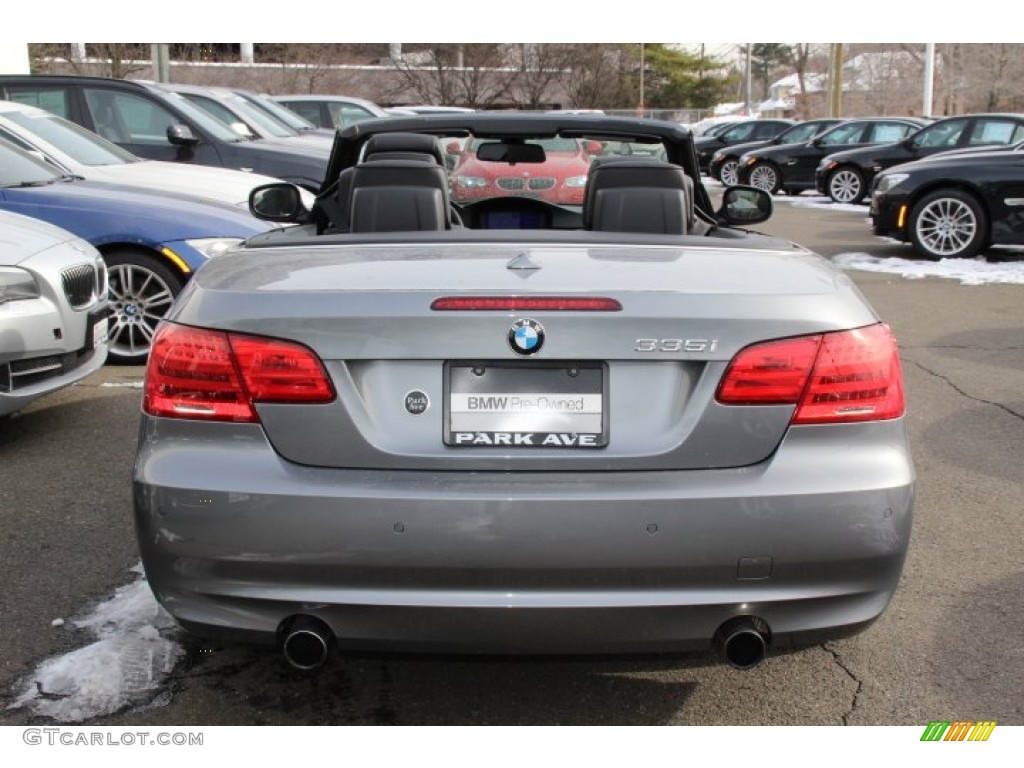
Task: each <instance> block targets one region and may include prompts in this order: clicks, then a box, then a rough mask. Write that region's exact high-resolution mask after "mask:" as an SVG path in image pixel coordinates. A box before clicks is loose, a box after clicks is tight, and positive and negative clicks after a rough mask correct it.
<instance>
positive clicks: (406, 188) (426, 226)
mask: <svg viewBox="0 0 1024 768" xmlns="http://www.w3.org/2000/svg"><path fill="white" fill-rule="evenodd" d="M351 190H352V191H351V200H352V202H351V208H350V211H351V213H350V221H351V230H352V231H353V232H411V231H423V230H440V229H449V228H450V227H451V224H450V218H449V216H450V214H449V201H448V176H447V174H446V173H445V171H444V169H443V168H442V167H440V166H439V165H431V164H429V163H424V162H421V161H416V160H409V161H399V160H379V161H377V162H372V163H361V164H360V165H357V166H356V167H355V168H354V169H353V173H352V175H351Z"/></svg>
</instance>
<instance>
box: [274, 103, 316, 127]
mask: <svg viewBox="0 0 1024 768" xmlns="http://www.w3.org/2000/svg"><path fill="white" fill-rule="evenodd" d="M283 103H284V105H285V106H286V107H288V109H290V110H291V111H292V112H294V113H295V114H297V115H300V116H301V117H304V118H306V119H307V120H309V122H311V123H312V124H313V125H320V105H319V104H318V103H317V102H315V101H285V102H283ZM321 127H322V126H321Z"/></svg>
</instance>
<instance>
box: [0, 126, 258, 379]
mask: <svg viewBox="0 0 1024 768" xmlns="http://www.w3.org/2000/svg"><path fill="white" fill-rule="evenodd" d="M196 193H197V194H196V197H191V196H185V195H176V194H172V193H166V194H154V193H149V192H146V191H144V190H140V189H137V188H131V187H121V186H118V185H113V184H105V183H102V182H95V181H85V180H84V179H82V178H81V177H78V176H68V175H62V174H61V173H59V172H58V171H56V170H54V169H53V168H52V167H51V166H50V165H48V164H47V163H45V162H43V161H41V160H37V159H36V158H35V157H33V156H32V155H30V154H28V153H26V152H23V151H22V150H20V149H18V148H16V147H14V146H12V145H11V144H8V143H6V142H3V141H0V210H5V211H11V212H12V213H20V214H22V215H25V216H31V217H33V218H36V219H42V220H43V221H47V222H49V223H50V224H55V225H56V226H58V227H61V228H63V229H66V230H68V231H69V232H73V233H74V234H76V235H78V236H79V237H81V238H82V239H83V240H87V241H88V242H90V243H91V244H92V245H94V246H95V247H96V248H97V249H98V250H99V252H100V253H101V254H102V255H103V259H104V261H105V262H106V264H107V269H108V272H109V276H110V277H109V280H110V308H111V312H112V316H111V330H110V355H109V357H110V359H111V361H112V362H117V363H122V364H124V363H142V362H144V361H145V359H146V356H147V355H148V354H149V348H150V344H151V342H152V339H153V334H154V332H155V331H156V326H157V323H158V322H159V321H160V320H161V318H163V316H164V314H165V313H166V312H167V310H168V309H170V306H171V304H172V303H173V302H174V298H175V297H176V296H177V295H178V294H179V293H180V292H181V289H182V288H183V287H184V285H185V283H186V282H187V281H188V279H189V278H190V277H191V276H192V274H193V273H194V272H195V271H196V270H197V269H199V268H200V267H201V266H202V265H203V264H204V263H205V262H206V261H207V260H208V259H210V258H211V257H213V256H216V255H217V254H218V253H222V252H224V251H226V250H228V249H230V248H231V247H233V246H235V245H237V244H238V243H240V242H242V241H243V240H245V239H246V238H249V237H251V236H253V235H256V234H259V233H261V232H265V231H267V230H268V229H270V228H272V225H270V224H268V223H267V222H264V221H260V220H259V219H256V218H255V217H253V216H251V215H250V214H249V213H248V212H247V211H245V210H242V209H239V208H237V207H235V206H229V205H226V204H223V203H218V202H214V201H206V200H203V199H202V198H201V197H200V196H199V195H200V194H201V193H202V190H196Z"/></svg>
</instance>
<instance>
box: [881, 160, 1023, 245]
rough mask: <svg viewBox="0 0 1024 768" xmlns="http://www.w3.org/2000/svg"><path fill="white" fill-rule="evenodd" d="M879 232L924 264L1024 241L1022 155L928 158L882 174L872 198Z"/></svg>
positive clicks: (1018, 243) (1019, 243)
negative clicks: (907, 247)
mask: <svg viewBox="0 0 1024 768" xmlns="http://www.w3.org/2000/svg"><path fill="white" fill-rule="evenodd" d="M871 222H872V228H873V230H874V233H875V234H876V235H882V236H885V237H892V238H895V239H897V240H901V241H903V242H909V243H911V244H912V245H913V246H914V250H915V251H917V253H918V254H920V255H921V256H923V257H924V258H926V259H931V260H937V259H944V258H970V257H973V256H976V255H978V254H979V253H981V252H982V251H983V250H985V249H986V248H988V247H989V246H991V245H1021V244H1024V151H1021V150H1019V149H1018V150H1014V151H1005V150H1003V151H1000V150H994V151H992V152H979V153H967V154H961V155H950V156H946V157H931V158H926V159H923V160H918V161H915V162H911V163H904V164H902V165H900V166H898V167H896V168H892V169H890V170H887V171H882V172H881V173H880V174H878V176H877V177H876V179H875V184H874V188H873V190H872V194H871Z"/></svg>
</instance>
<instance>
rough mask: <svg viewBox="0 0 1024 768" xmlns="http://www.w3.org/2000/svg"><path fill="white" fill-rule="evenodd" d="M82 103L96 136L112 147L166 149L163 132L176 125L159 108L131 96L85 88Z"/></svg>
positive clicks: (141, 98) (177, 121) (165, 139)
mask: <svg viewBox="0 0 1024 768" xmlns="http://www.w3.org/2000/svg"><path fill="white" fill-rule="evenodd" d="M85 100H86V103H87V104H88V105H89V111H90V112H91V113H92V120H93V123H94V124H95V126H96V133H98V134H99V135H100V136H102V137H103V138H105V139H107V140H108V141H112V142H114V143H115V144H142V145H146V146H170V144H171V143H170V142H169V141H168V140H167V129H168V128H169V127H170V126H172V125H175V124H177V123H179V122H180V121H179V120H178V119H177V118H176V117H175V116H174V115H173V114H171V113H170V112H168V111H167V110H166V109H164V108H163V107H161V106H160V105H159V104H156V103H155V102H153V101H150V100H149V99H146V98H143V97H141V96H136V95H134V94H131V93H118V92H117V91H110V90H106V89H100V88H95V89H94V88H87V89H86V90H85Z"/></svg>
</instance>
